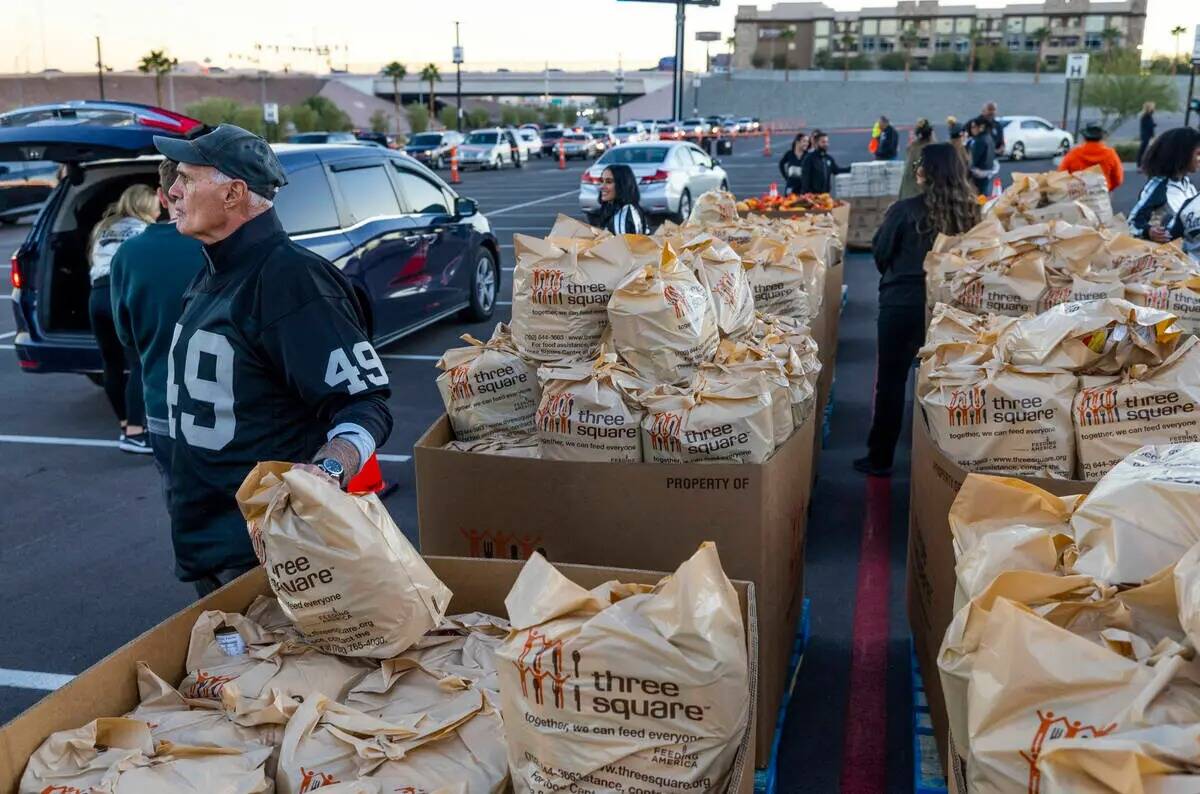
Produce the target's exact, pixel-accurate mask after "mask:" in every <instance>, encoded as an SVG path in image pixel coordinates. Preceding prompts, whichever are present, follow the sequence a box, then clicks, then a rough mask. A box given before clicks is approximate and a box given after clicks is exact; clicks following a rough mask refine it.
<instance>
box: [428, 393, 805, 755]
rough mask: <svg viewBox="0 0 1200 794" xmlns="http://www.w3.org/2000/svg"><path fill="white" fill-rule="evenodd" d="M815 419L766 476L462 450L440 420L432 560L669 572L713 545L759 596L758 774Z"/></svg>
mask: <svg viewBox="0 0 1200 794" xmlns="http://www.w3.org/2000/svg"><path fill="white" fill-rule="evenodd" d="M816 418H817V417H816V416H815V415H814V416H813V417H810V418H809V419H808V421H806V422H805V423H804V424H803V425H802V426H801V427H800V428H799V429H798V430H797V431H796V432H795V433H794V434H793V435H792V437H791V438H790V439H789V440H788V441H787V442H786V443H784V444H783V445H782V446H781V447H780V448H779V449H778V450H776V452H775V454H774V455H773V456H772V457H771V458H770V459H769V460H768V461H767V462H765V463H762V464H748V463H747V464H739V463H707V464H705V463H693V464H674V465H667V464H655V463H601V462H586V463H585V462H572V461H553V460H537V459H528V458H512V457H507V456H503V455H484V454H472V453H468V452H455V451H452V450H448V449H443V448H442V447H443V446H444V445H445V444H446V443H447V442H448V441H450V440H451V439H452V437H453V436H452V432H451V429H450V423H449V421H448V420H447V419H446V417H445V416H442V417H441V418H439V419H438V420H437V421H436V422H434V423H433V425H432V426H431V427H430V428H429V430H428V431H427V432H426V433H425V435H424V436H422V437H421V439H420V440H418V441H417V443H416V445H415V446H414V448H413V456H414V463H415V465H416V477H417V515H418V517H419V520H420V533H421V550H422V552H423V553H427V554H444V555H451V556H456V557H495V558H514V559H519V558H525V557H528V556H529V555H530V554H531V553H533V552H534V551H535V550H536V551H540V552H542V553H543V554H545V555H546V557H547V558H548V559H550V560H551V561H554V562H558V561H562V562H572V563H583V564H588V565H611V566H620V567H633V568H639V569H651V570H656V569H658V570H662V569H666V570H671V569H674V567H675V566H677V565H678V564H679V561H680V560H683V559H685V558H686V557H688V556H689V555H690V554H692V552H693V551H695V549H696V547H697V546H698V545H699V544H700V543H701V542H703V541H706V540H710V541H713V542H715V543H716V544H717V551H718V552H719V554H720V555H721V564H722V565H723V566H724V568H725V571H726V573H727V574H728V575H729V576H730V577H733V578H737V579H742V580H746V581H751V582H754V585H755V587H756V588H757V590H756V592H757V594H758V636H759V650H760V661H759V670H760V673H759V689H758V709H759V712H758V713H759V724H758V737H757V738H758V745H757V752H756V754H755V758H756V763H757V764H758V765H759V766H760V767H763V766H766V764H767V762H768V761H769V759H770V749H771V737H772V734H773V729H774V725H775V715H776V711H777V709H778V707H779V703H780V700H781V698H782V697H783V689H784V679H785V677H786V675H785V674H786V670H787V665H788V660H789V657H790V654H791V649H792V643H793V641H794V639H795V634H796V626H797V623H798V622H799V619H800V609H801V605H802V601H803V597H804V581H803V571H804V541H805V529H806V526H807V521H808V505H809V501H810V499H811V495H812V465H813V435H814V427H815V420H816Z"/></svg>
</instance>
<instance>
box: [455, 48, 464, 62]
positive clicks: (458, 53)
mask: <svg viewBox="0 0 1200 794" xmlns="http://www.w3.org/2000/svg"><path fill="white" fill-rule="evenodd" d="M454 62H455V63H462V62H463V48H462V47H455V48H454Z"/></svg>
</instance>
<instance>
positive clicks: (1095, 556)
mask: <svg viewBox="0 0 1200 794" xmlns="http://www.w3.org/2000/svg"><path fill="white" fill-rule="evenodd" d="M1071 528H1072V532H1073V534H1074V536H1075V543H1076V545H1078V546H1079V559H1078V561H1076V563H1075V568H1076V570H1078V571H1079V572H1080V573H1086V574H1088V575H1089V576H1094V577H1096V578H1097V579H1099V580H1101V581H1104V582H1110V583H1112V584H1140V583H1142V582H1144V581H1145V580H1147V579H1149V578H1151V577H1153V576H1154V575H1155V574H1157V573H1158V572H1159V571H1161V570H1162V569H1163V568H1166V567H1168V566H1170V565H1174V564H1175V563H1177V562H1178V561H1179V559H1180V558H1181V557H1183V556H1184V553H1185V552H1186V551H1188V549H1190V548H1191V547H1192V546H1194V545H1195V544H1196V543H1197V542H1198V541H1200V444H1173V445H1165V446H1158V447H1154V446H1147V447H1142V448H1141V449H1139V450H1137V451H1136V452H1134V453H1132V454H1130V455H1128V456H1127V457H1126V458H1125V459H1124V460H1122V461H1121V462H1120V463H1118V464H1117V465H1116V466H1114V467H1113V468H1112V469H1111V470H1110V471H1109V472H1108V473H1107V474H1106V475H1104V476H1103V477H1101V478H1100V481H1099V482H1097V483H1096V486H1095V487H1094V488H1093V489H1092V491H1091V492H1090V493H1089V494H1088V495H1087V497H1086V498H1085V499H1084V500H1083V501H1082V502H1081V503H1080V504H1079V506H1078V507H1077V508H1076V510H1075V512H1074V514H1073V515H1072V516H1071Z"/></svg>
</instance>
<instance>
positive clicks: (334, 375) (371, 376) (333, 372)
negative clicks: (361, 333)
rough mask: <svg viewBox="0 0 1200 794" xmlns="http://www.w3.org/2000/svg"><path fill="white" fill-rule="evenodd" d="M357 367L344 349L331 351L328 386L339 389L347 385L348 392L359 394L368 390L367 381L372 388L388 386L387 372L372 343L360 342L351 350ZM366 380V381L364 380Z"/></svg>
mask: <svg viewBox="0 0 1200 794" xmlns="http://www.w3.org/2000/svg"><path fill="white" fill-rule="evenodd" d="M351 352H352V353H353V354H354V359H355V361H356V362H357V366H356V365H355V364H354V363H353V362H351V361H350V356H348V355H346V351H345V350H344V349H343V348H340V347H335V348H334V349H333V350H331V351H329V363H328V364H326V365H325V383H326V385H329V386H333V387H337V386H341V385H342V384H343V383H345V384H346V391H348V392H350V393H351V394H358V393H359V392H360V391H364V390H365V389H366V388H367V381H370V383H371V385H372V386H386V385H387V383H388V376H387V370H385V369H384V368H383V362H382V361H380V360H379V354H378V353H376V352H375V348H373V347H371V343H370V342H359V343H358V344H357V345H355V346H354V348H353V349H352V350H351ZM364 377H365V378H366V381H364V380H363V378H364Z"/></svg>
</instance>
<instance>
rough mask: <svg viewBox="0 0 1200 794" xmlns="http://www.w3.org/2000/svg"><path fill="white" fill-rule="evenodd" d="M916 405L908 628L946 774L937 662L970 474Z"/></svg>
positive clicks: (1073, 487)
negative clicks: (956, 527)
mask: <svg viewBox="0 0 1200 794" xmlns="http://www.w3.org/2000/svg"><path fill="white" fill-rule="evenodd" d="M914 405H915V407H914V409H913V439H912V480H911V489H912V490H911V494H910V496H909V513H908V563H907V565H908V587H907V589H908V596H907V601H908V624H909V628H910V629H911V630H912V637H913V649H914V650H915V651H916V654H917V660H918V661H919V662H920V663H921V677H922V678H923V679H924V681H925V697H926V699H927V700H928V701H929V717H930V720H931V721H932V722H933V731H934V736H935V737H936V739H937V744H938V753H939V755H940V756H941V759H942V767H943V769H945V768H946V766H947V757H948V756H947V749H946V736H947V735H949V731H950V724H949V722H948V720H947V717H946V698H945V695H944V694H943V693H942V678H941V676H940V675H939V674H938V666H937V657H938V651H939V650H941V647H942V639H943V638H944V637H945V636H946V628H947V627H948V626H949V625H950V622H951V621H952V620H953V619H954V587H955V576H954V563H955V559H954V544H953V539H952V536H951V535H950V505H952V504H953V503H954V497H955V496H957V495H958V489H959V488H961V487H962V484H963V480H965V479H966V478H967V474H968V473H969V472H967V470H966V469H964V468H962V467H961V466H959V465H958V464H957V463H955V462H954V461H953V460H951V459H950V458H948V457H946V455H944V454H943V453H942V451H941V450H940V449H938V447H937V445H936V444H934V442H933V439H932V437H931V436H930V435H929V426H928V423H927V422H926V419H925V412H924V410H923V409H922V408H921V405H920V402H919V401H918V400H916V399H915V398H914ZM1005 476H1009V477H1013V476H1016V475H1005ZM1019 479H1022V480H1024V481H1026V482H1029V483H1032V484H1034V485H1036V486H1038V487H1039V488H1043V489H1045V490H1047V491H1049V492H1050V493H1052V494H1055V495H1056V496H1071V495H1073V494H1083V493H1087V492H1088V491H1090V490H1091V489H1092V486H1093V485H1095V483H1092V482H1085V481H1083V480H1051V479H1047V478H1043V477H1020V478H1019Z"/></svg>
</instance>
